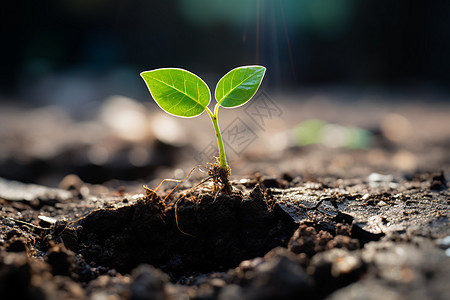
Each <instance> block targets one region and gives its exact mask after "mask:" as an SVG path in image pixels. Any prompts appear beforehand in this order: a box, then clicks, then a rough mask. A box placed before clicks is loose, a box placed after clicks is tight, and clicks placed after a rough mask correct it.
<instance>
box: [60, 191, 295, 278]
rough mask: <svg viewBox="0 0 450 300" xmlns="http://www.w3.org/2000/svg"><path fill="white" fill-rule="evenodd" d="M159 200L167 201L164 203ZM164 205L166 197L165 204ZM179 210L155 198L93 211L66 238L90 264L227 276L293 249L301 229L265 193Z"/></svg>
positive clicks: (207, 198)
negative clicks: (274, 251) (283, 248)
mask: <svg viewBox="0 0 450 300" xmlns="http://www.w3.org/2000/svg"><path fill="white" fill-rule="evenodd" d="M157 198H158V199H159V197H157ZM159 200H160V199H159ZM177 217H178V225H179V228H180V229H181V230H182V231H183V232H185V233H188V234H189V235H187V234H184V233H182V232H181V231H180V229H179V228H178V227H177V224H176V221H175V210H174V208H173V206H170V207H164V205H163V204H162V202H159V201H155V199H149V198H148V197H147V198H146V199H142V200H139V201H138V202H137V203H135V204H133V205H129V206H125V207H121V208H118V209H103V210H97V211H94V212H92V213H90V214H89V215H88V216H86V217H84V218H82V219H81V220H79V221H78V222H77V223H76V224H74V225H75V226H74V227H73V228H67V229H66V230H65V231H64V232H63V233H62V235H61V237H62V239H63V241H64V243H65V244H66V246H67V247H68V248H69V249H71V250H73V251H75V252H77V253H80V254H82V255H83V256H84V258H85V259H86V261H87V262H91V261H93V262H95V263H96V264H98V265H100V266H105V267H109V268H115V269H116V270H117V271H119V272H124V273H127V272H130V271H131V270H132V269H133V268H135V267H136V266H137V265H139V264H142V263H148V264H151V265H153V266H155V267H157V268H160V269H162V270H163V271H164V272H166V273H168V274H169V275H170V276H171V278H172V279H173V280H177V279H179V278H181V277H183V276H189V275H193V274H198V273H209V272H213V271H225V270H228V269H230V268H233V267H236V266H237V265H238V264H239V263H240V262H241V261H243V260H246V259H250V258H253V257H258V256H263V255H264V254H266V253H267V252H268V251H270V250H271V249H273V248H275V247H277V246H286V245H287V243H288V241H289V239H290V237H291V236H292V234H293V232H294V231H295V229H296V227H297V225H296V224H295V222H294V221H293V220H292V218H291V217H290V216H288V215H287V214H286V213H285V212H284V211H283V210H282V209H281V208H279V207H278V206H277V205H273V203H270V202H268V201H266V199H265V198H264V195H263V193H262V191H261V189H260V188H259V186H257V187H255V189H254V190H253V191H252V192H251V193H250V195H248V196H242V195H238V194H233V195H231V196H227V195H222V194H220V195H219V196H218V197H217V198H216V199H215V200H214V198H213V196H211V195H209V194H197V195H194V196H191V198H189V199H183V200H181V201H179V203H178V208H177Z"/></svg>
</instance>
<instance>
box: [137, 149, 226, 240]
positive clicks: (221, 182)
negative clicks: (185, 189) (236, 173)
mask: <svg viewBox="0 0 450 300" xmlns="http://www.w3.org/2000/svg"><path fill="white" fill-rule="evenodd" d="M208 165H209V166H210V167H209V168H206V169H207V170H208V177H207V178H205V179H203V180H202V181H200V182H199V183H197V184H196V185H194V186H193V187H192V188H190V189H189V191H192V190H194V189H195V188H197V187H198V186H200V185H202V184H203V183H205V182H206V181H208V180H210V179H212V180H213V182H214V190H213V192H214V193H215V196H214V200H215V199H216V198H217V195H218V194H219V192H223V193H225V194H227V195H230V194H231V192H232V187H231V184H230V181H229V177H230V173H231V172H230V167H228V166H227V167H226V169H225V168H222V167H221V166H220V165H219V160H218V159H217V158H216V162H215V163H213V164H212V163H208ZM198 167H199V166H196V167H194V168H192V170H191V171H190V172H189V174H188V175H186V177H185V178H183V179H182V180H177V179H164V180H162V181H161V183H160V184H159V185H158V186H157V187H156V188H155V189H154V190H152V189H150V188H149V187H148V186H146V185H144V189H145V192H146V197H145V198H146V199H147V200H150V201H151V202H153V203H154V204H159V205H161V206H163V207H165V205H166V203H167V202H166V200H167V198H168V197H169V196H170V195H171V194H172V193H173V191H174V190H175V189H176V188H177V187H178V186H179V185H180V184H181V183H183V182H184V181H186V180H187V179H188V178H189V177H190V176H191V174H192V172H194V170H195V169H197V168H198ZM164 182H176V183H177V185H175V187H174V188H173V189H172V190H171V191H170V192H169V193H168V194H167V195H166V196H165V197H164V199H161V197H159V195H158V194H157V193H156V192H157V191H158V189H159V188H160V187H161V185H162V184H163V183H164ZM187 194H188V193H185V194H184V195H183V196H181V197H179V198H178V199H177V200H176V201H175V203H174V204H173V205H174V210H175V222H176V224H177V227H178V230H179V231H180V232H181V233H183V234H185V235H188V236H191V237H196V236H194V235H192V234H189V233H187V232H184V231H183V230H182V229H181V228H180V226H179V224H178V214H177V205H178V202H179V201H180V200H181V199H183V198H184V197H186V195H187Z"/></svg>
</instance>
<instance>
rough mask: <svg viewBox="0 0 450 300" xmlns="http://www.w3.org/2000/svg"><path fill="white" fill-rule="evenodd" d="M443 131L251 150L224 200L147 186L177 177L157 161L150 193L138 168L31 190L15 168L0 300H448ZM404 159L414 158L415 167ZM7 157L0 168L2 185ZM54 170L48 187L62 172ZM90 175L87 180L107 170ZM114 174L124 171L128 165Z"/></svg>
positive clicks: (4, 203) (209, 190)
mask: <svg viewBox="0 0 450 300" xmlns="http://www.w3.org/2000/svg"><path fill="white" fill-rule="evenodd" d="M344 110H345V109H344ZM423 115H424V116H426V115H427V114H426V113H423ZM430 115H433V117H435V118H438V117H436V115H435V114H434V112H433V113H430ZM344 116H345V113H344V112H342V117H344ZM427 120H429V119H426V120H425V121H427ZM420 121H421V119H417V122H419V123H420ZM425 121H424V123H426V122H425ZM446 122H448V120H447V121H446ZM444 124H446V123H445V122H444ZM441 126H442V125H441ZM439 128H441V127H439ZM439 130H441V131H439ZM439 130H437V131H435V133H436V134H435V135H433V134H431V135H428V136H427V138H422V139H421V138H417V139H416V140H415V143H411V144H408V143H406V144H405V143H404V142H402V143H396V142H394V141H392V140H388V139H387V138H386V136H383V134H380V135H379V136H378V137H377V138H376V140H375V144H374V145H373V146H372V147H371V148H370V149H367V150H364V149H346V148H337V149H331V148H327V147H324V146H322V145H310V146H303V147H287V148H284V149H283V151H282V152H279V153H278V154H276V153H275V152H272V151H265V152H261V150H258V149H256V150H255V149H251V148H249V154H247V156H242V157H238V158H235V159H234V160H233V159H231V161H232V166H233V170H232V174H235V175H232V177H231V179H232V180H231V186H232V193H231V194H229V195H228V194H226V193H223V192H221V191H220V190H219V191H217V187H216V185H217V183H215V182H213V181H212V180H210V181H206V182H204V183H203V184H200V185H198V183H199V182H200V181H201V180H202V178H204V177H206V176H207V175H206V174H205V175H204V176H203V177H202V175H192V176H191V177H189V178H188V179H186V180H185V181H184V182H183V183H182V184H180V185H179V186H178V187H177V188H176V189H173V188H174V184H170V183H169V184H164V185H163V186H162V187H161V188H159V189H158V190H156V191H155V190H152V189H151V188H153V187H155V186H157V185H158V183H159V182H161V180H162V179H163V178H168V177H170V176H167V174H168V173H169V174H170V172H173V169H172V168H167V167H161V166H159V167H158V168H159V169H158V168H157V169H156V170H155V169H154V168H153V169H152V170H153V173H152V178H154V179H153V180H146V181H145V182H146V183H148V186H149V187H150V188H148V187H143V184H142V181H140V180H139V178H140V177H139V176H141V174H143V173H141V172H144V170H147V169H143V168H139V167H138V168H137V172H136V174H134V173H132V172H131V171H127V172H130V173H127V175H126V176H125V177H122V179H124V178H125V179H126V178H128V176H131V175H130V174H134V176H135V177H132V178H131V179H132V181H127V182H124V181H117V180H115V181H109V182H106V183H103V184H94V183H88V182H87V181H88V180H86V177H83V179H80V177H79V176H81V177H82V175H80V174H83V172H84V171H86V170H87V168H86V169H83V170H84V171H83V172H81V173H78V175H74V174H71V175H67V176H65V177H64V178H63V179H62V180H60V182H59V183H58V187H49V186H46V185H43V184H31V183H25V182H27V181H30V179H32V178H31V177H27V176H24V177H22V178H20V176H19V175H20V174H18V173H14V172H12V173H13V176H11V177H10V178H9V179H6V178H0V203H1V212H0V213H1V221H0V222H1V224H0V226H1V232H0V294H1V295H2V299H383V300H387V299H450V286H449V285H448V281H449V279H450V226H449V217H450V210H449V206H450V190H449V187H448V181H447V178H448V176H449V171H450V162H449V160H448V145H449V144H448V141H449V140H448V138H447V137H448V136H450V135H445V134H442V132H444V133H446V134H447V133H448V132H447V131H445V130H443V131H442V129H439ZM447 130H448V128H447ZM373 132H374V135H375V132H376V130H374V131H373ZM261 138H263V137H261ZM431 140H432V141H433V142H430V141H431ZM5 145H7V144H5ZM423 145H426V146H423ZM153 146H154V149H156V150H155V151H156V152H157V153H160V154H161V153H163V154H164V153H165V154H166V155H167V156H166V159H168V158H167V157H169V158H170V157H173V155H174V153H180V152H183V151H186V147H179V146H174V145H168V144H165V143H163V142H162V141H158V142H155V143H154V144H153ZM161 149H163V150H161ZM168 149H170V151H168ZM24 151H25V150H24ZM78 151H79V149H78ZM159 151H161V152H159ZM119 152H120V151H119ZM399 152H401V153H403V154H405V153H407V155H403V156H401V155H400V156H399V155H398V153H399ZM427 153H428V154H430V153H432V154H433V155H427ZM175 156H176V155H175ZM374 157H375V158H376V160H375V161H376V164H375V163H374ZM412 157H413V158H414V159H416V158H420V160H418V161H416V164H415V166H416V167H415V168H412V169H411V168H409V167H410V163H411V159H412ZM53 159H55V157H53ZM58 159H62V158H61V157H59V158H58ZM169 160H170V159H169ZM12 161H13V159H7V160H3V161H0V163H2V165H1V167H2V169H3V171H2V174H3V175H2V176H3V177H7V176H5V175H4V174H7V172H6V169H5V168H7V167H8V166H9V167H10V166H11V164H12ZM50 161H51V158H48V160H47V159H43V158H41V159H40V164H41V166H42V165H49V164H50ZM29 163H30V164H31V167H30V169H27V168H26V166H27V164H26V163H24V164H23V165H22V168H23V169H22V170H35V168H36V161H33V160H31V161H29ZM76 163H79V161H77V162H73V164H76ZM15 164H19V163H18V162H17V161H16V162H15ZM174 164H175V165H176V167H175V168H174V169H182V170H188V169H189V168H186V167H185V165H183V164H182V163H181V164H180V163H178V162H174ZM189 164H190V165H191V166H192V164H191V163H189ZM242 164H245V166H246V167H245V168H241V169H240V171H239V168H240V166H242ZM63 166H64V168H63V169H64V170H75V169H76V168H74V167H73V165H70V162H67V163H66V164H64V165H63ZM234 168H236V169H238V171H237V172H235V169H234ZM274 168H276V169H277V171H273V169H274ZM37 169H39V170H40V168H37ZM100 169H101V170H102V171H101V172H100V173H96V170H97V171H98V170H100ZM52 170H53V169H48V174H47V175H48V176H46V177H45V178H44V177H43V178H44V179H42V180H43V181H45V180H49V179H50V178H56V177H57V176H56V175H55V174H50V173H51V171H52ZM89 170H91V175H90V176H94V175H95V174H100V175H101V174H106V173H108V170H112V169H111V165H104V166H103V167H99V166H97V169H95V168H94V169H89ZM114 170H115V171H114V172H113V174H120V170H124V168H123V165H121V164H118V167H117V168H116V169H114ZM40 172H42V170H41V171H40ZM58 172H61V171H58ZM86 172H87V171H86ZM246 172H247V173H246ZM25 173H26V172H25ZM144 173H145V172H144ZM58 174H59V173H58ZM184 174H186V172H185V173H184ZM184 174H183V175H184ZM41 175H42V174H41ZM100 175H99V176H100ZM41 177H42V176H41ZM181 177H184V176H181ZM105 178H106V177H105ZM105 178H103V179H105ZM12 179H15V180H12ZM32 181H35V180H34V179H33V180H32ZM99 181H101V180H99Z"/></svg>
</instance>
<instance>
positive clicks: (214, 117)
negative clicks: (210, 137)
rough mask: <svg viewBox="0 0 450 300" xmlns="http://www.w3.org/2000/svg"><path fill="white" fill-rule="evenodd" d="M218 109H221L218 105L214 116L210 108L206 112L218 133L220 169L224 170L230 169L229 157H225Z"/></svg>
mask: <svg viewBox="0 0 450 300" xmlns="http://www.w3.org/2000/svg"><path fill="white" fill-rule="evenodd" d="M218 108H219V107H218V105H216V107H215V109H214V114H213V113H212V112H211V110H210V109H209V108H208V107H206V112H207V113H208V115H209V117H210V118H211V121H212V123H213V125H214V130H215V131H216V137H217V145H218V146H219V163H220V167H221V168H223V169H228V164H227V157H226V155H225V148H224V146H223V140H222V134H221V133H220V129H219V123H218V122H217V113H218Z"/></svg>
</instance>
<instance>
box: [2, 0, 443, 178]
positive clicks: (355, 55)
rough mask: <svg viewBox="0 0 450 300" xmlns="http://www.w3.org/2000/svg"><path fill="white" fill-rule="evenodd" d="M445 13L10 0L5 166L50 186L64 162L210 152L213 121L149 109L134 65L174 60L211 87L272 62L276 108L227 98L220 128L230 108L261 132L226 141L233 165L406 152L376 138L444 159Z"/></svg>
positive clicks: (373, 4)
mask: <svg viewBox="0 0 450 300" xmlns="http://www.w3.org/2000/svg"><path fill="white" fill-rule="evenodd" d="M448 16H450V2H448V1H410V0H400V1H395V2H393V1H387V0H385V1H380V0H366V1H357V0H343V1H334V0H246V1H239V0H227V1H221V0H166V1H151V0H127V1H124V0H109V1H106V0H91V1H77V0H67V1H56V0H54V1H51V0H43V1H30V0H23V1H4V2H3V3H2V5H1V10H0V24H1V27H0V37H1V47H0V54H1V57H2V61H1V72H0V100H1V102H0V109H1V111H0V126H1V127H0V139H1V140H0V176H1V177H6V178H10V179H17V180H22V181H26V182H39V183H44V184H49V185H56V184H57V183H58V182H59V181H60V180H62V178H63V177H64V176H65V175H67V174H70V173H74V174H77V176H80V177H81V179H82V180H84V181H88V182H94V183H100V182H104V181H107V180H111V179H123V180H136V179H142V180H147V179H149V178H153V177H155V176H160V175H159V174H158V175H157V173H156V172H157V170H161V169H163V170H164V168H166V167H168V168H170V169H172V168H175V169H177V170H179V172H178V175H177V176H182V175H183V174H184V173H185V172H186V171H185V170H186V166H192V165H195V164H197V163H203V164H204V163H205V159H199V158H198V157H199V154H204V153H205V151H204V150H205V149H207V148H208V145H209V144H210V142H211V140H212V141H213V142H214V140H213V138H214V136H213V134H212V128H211V130H210V131H211V132H210V131H209V130H208V131H206V132H204V131H205V130H204V128H207V127H208V126H210V125H206V123H208V122H209V120H208V119H207V118H206V117H205V116H201V117H200V118H198V119H195V121H194V120H181V119H176V118H172V117H169V116H168V115H165V114H164V113H163V112H161V111H159V109H158V107H157V106H156V104H155V103H154V102H153V100H151V98H150V95H149V93H148V90H147V88H146V86H145V84H144V82H143V81H142V80H141V78H140V77H139V73H140V72H142V71H144V70H150V69H154V68H160V67H180V68H184V69H187V70H190V71H191V72H194V73H195V74H197V75H199V76H201V77H202V78H204V79H205V81H206V82H207V83H208V85H209V86H210V87H212V88H214V86H215V84H216V82H217V81H218V80H219V79H220V77H221V76H223V75H224V74H225V73H226V72H228V71H229V70H230V69H232V68H234V67H237V66H240V65H249V64H261V65H264V66H266V67H267V69H268V71H267V75H266V77H265V79H264V83H263V86H262V88H261V90H262V91H264V93H265V97H266V98H264V97H262V98H260V99H262V100H261V101H262V102H260V104H261V103H264V104H267V103H269V104H270V103H276V104H277V109H278V111H277V115H274V116H270V118H268V119H266V120H265V121H266V122H265V123H264V126H261V124H258V122H257V121H255V120H254V119H252V113H251V111H243V110H242V109H240V110H239V111H235V112H234V111H225V112H224V113H223V117H222V116H221V120H220V121H221V122H223V123H222V124H223V125H222V126H223V128H227V126H228V124H234V123H233V122H234V120H235V118H236V116H240V120H241V121H242V122H241V123H242V124H244V125H242V126H244V127H245V128H247V129H248V130H249V131H248V132H249V134H250V135H251V134H253V135H252V136H254V137H255V138H253V139H252V142H251V143H249V145H244V146H245V147H242V145H240V146H239V147H240V148H239V149H238V151H234V150H230V151H229V155H230V157H231V158H230V159H231V160H235V167H234V169H236V170H237V171H236V172H237V173H236V174H240V173H242V174H244V173H246V172H253V171H255V170H258V169H260V168H262V169H267V166H264V167H257V166H255V167H254V168H251V169H248V168H249V167H248V166H247V165H248V164H250V162H251V161H252V160H255V159H256V158H258V157H260V158H261V157H266V158H267V157H268V155H269V156H270V155H274V153H286V151H288V150H289V151H291V150H292V149H293V148H295V149H297V150H298V151H303V152H304V151H306V150H305V149H309V148H308V147H310V145H315V146H316V147H319V148H320V149H322V150H324V149H325V150H324V151H329V149H330V148H339V149H342V148H344V149H365V150H368V149H369V150H373V149H375V148H376V147H381V148H382V149H384V150H386V149H391V150H392V147H393V145H396V146H395V147H397V148H395V147H394V148H395V151H392V153H391V154H392V156H389V157H391V158H392V159H394V158H393V157H395V155H400V156H399V157H400V159H401V160H400V162H398V161H397V162H395V161H393V160H392V159H391V158H390V159H388V160H387V161H385V162H384V164H383V161H382V160H381V159H379V160H377V157H379V156H377V155H376V153H375V154H373V155H372V156H373V157H375V158H374V161H373V166H379V167H378V168H379V169H380V170H386V168H389V167H390V168H394V169H395V168H396V169H399V168H400V170H403V171H405V172H406V171H407V172H414V171H417V170H418V169H426V166H433V167H434V166H436V167H439V166H442V167H443V168H444V169H445V170H447V167H448V163H449V158H448V154H447V150H446V149H448V148H447V146H448V144H449V136H450V133H449V128H450V124H449V123H448V122H449V121H448V119H449V117H450V114H449V112H450V110H449V97H448V95H449V92H450V89H449V82H450V72H449V70H450V56H449V53H450V22H449V21H448ZM264 99H265V100H264ZM264 101H265V102H264ZM266 108H267V105H266ZM274 111H275V110H274ZM221 114H222V113H221ZM328 125H331V126H328ZM188 129H189V130H188ZM201 130H203V132H202V131H201ZM305 132H306V133H305ZM311 135H312V136H313V138H311ZM343 136H344V137H348V136H350V137H349V138H344V137H343ZM248 137H249V136H248ZM380 137H381V138H380ZM274 139H276V140H274ZM346 139H347V140H350V141H352V142H348V141H347V142H346V141H343V140H346ZM380 139H381V140H380ZM193 141H194V143H193ZM355 141H357V142H355ZM380 141H381V142H380ZM408 143H411V144H414V145H413V146H408V145H409V144H408ZM268 144H269V145H274V146H273V147H266V146H265V145H268ZM318 145H319V146H318ZM418 145H419V146H418ZM432 145H437V146H436V147H437V148H436V149H437V150H436V151H437V152H436V153H435V152H433V151H430V148H429V147H431V146H432ZM247 146H248V147H247ZM305 147H306V148H305ZM389 147H391V148H389ZM411 147H412V148H411ZM231 148H233V147H231ZM241 148H242V149H241ZM244 148H245V149H244ZM299 149H301V150H299ZM327 149H328V150H327ZM262 150H265V151H262ZM384 150H383V151H384ZM391 150H389V151H391ZM277 151H278V152H277ZM398 151H403V152H398ZM421 151H422V152H421ZM183 153H184V154H183ZM185 153H188V154H185ZM399 153H400V154H399ZM424 153H428V154H429V155H431V156H432V158H430V159H431V160H432V162H433V163H434V164H435V165H430V160H424V159H422V158H420V159H419V157H423V156H420V155H419V154H424ZM430 153H432V154H430ZM284 155H285V154H284ZM325 156H326V157H328V155H325ZM284 157H285V156H284ZM296 157H299V155H298V153H294V154H292V158H296ZM304 157H307V156H304ZM350 157H354V155H350ZM433 159H434V160H433ZM266 160H267V159H266ZM347 160H348V159H347ZM367 161H368V159H366V158H365V159H364V162H367ZM321 162H322V163H318V164H317V166H316V167H314V166H308V164H306V163H305V161H301V162H299V164H298V165H296V164H294V165H292V163H289V165H290V166H291V167H290V168H291V170H290V171H292V172H299V171H300V170H306V169H308V170H311V169H313V170H314V171H315V172H320V170H321V168H322V166H323V165H324V164H326V165H329V164H328V162H327V163H325V162H324V161H323V160H321ZM353 162H354V161H353ZM183 163H184V164H185V165H184V164H183ZM342 164H344V166H342ZM345 164H347V166H348V167H350V166H351V165H354V164H353V163H352V160H351V159H350V161H347V162H345V159H344V160H342V159H341V160H340V161H338V163H337V165H336V172H337V170H343V169H345ZM442 164H443V165H442ZM272 165H273V163H272ZM246 166H247V167H246ZM380 166H381V167H380ZM246 168H247V169H246ZM180 170H181V171H180ZM183 170H184V171H183ZM239 170H245V171H242V172H239ZM262 171H263V172H265V171H264V170H262ZM266 171H267V170H266ZM287 171H288V170H287ZM170 172H172V171H170ZM170 172H169V173H168V176H170V175H173V174H172V173H170ZM324 172H325V171H324Z"/></svg>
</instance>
